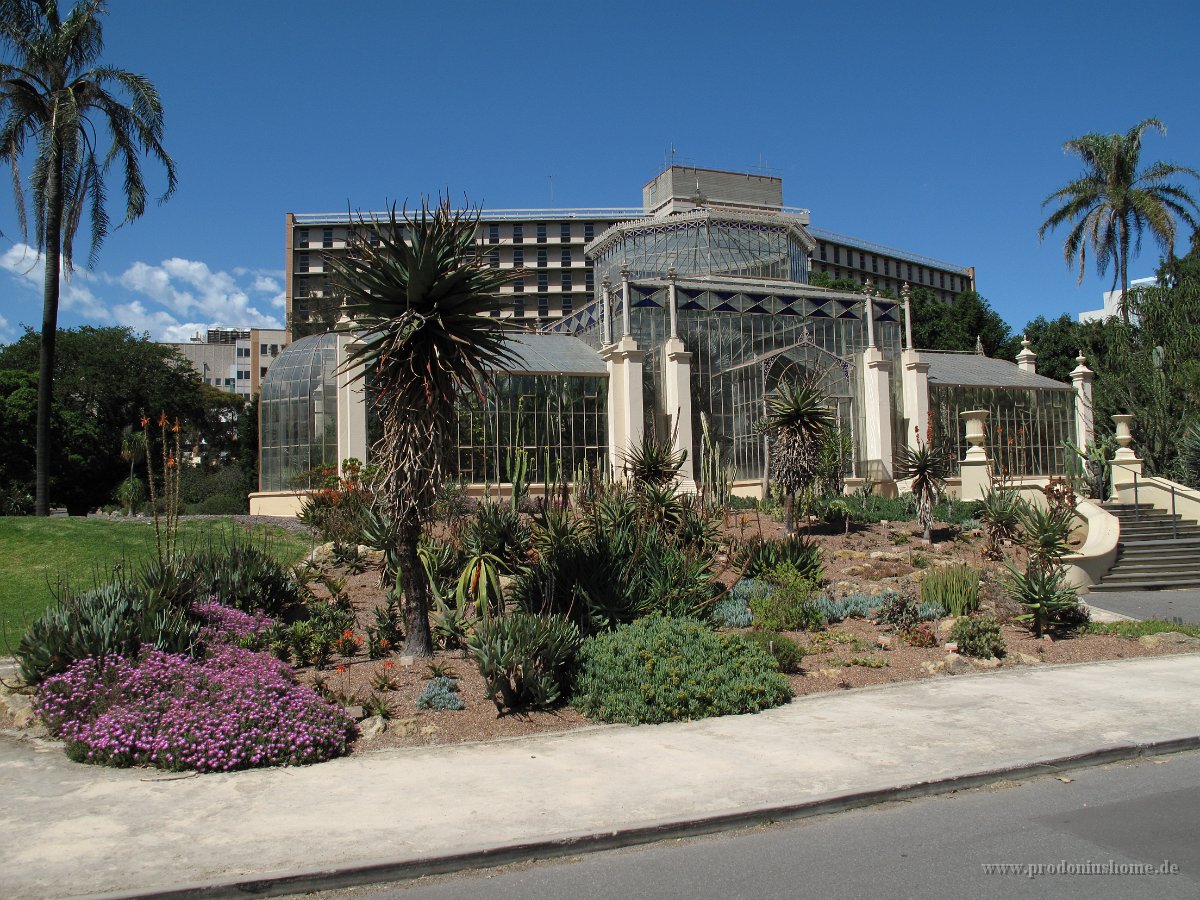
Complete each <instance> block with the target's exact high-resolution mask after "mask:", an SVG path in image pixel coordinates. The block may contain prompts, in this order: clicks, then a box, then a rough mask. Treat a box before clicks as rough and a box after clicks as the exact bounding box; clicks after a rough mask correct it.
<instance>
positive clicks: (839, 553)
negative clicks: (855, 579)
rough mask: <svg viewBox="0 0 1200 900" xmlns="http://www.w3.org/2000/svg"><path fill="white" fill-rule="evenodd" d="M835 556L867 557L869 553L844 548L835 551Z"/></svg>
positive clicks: (840, 557) (843, 557)
mask: <svg viewBox="0 0 1200 900" xmlns="http://www.w3.org/2000/svg"><path fill="white" fill-rule="evenodd" d="M833 558H834V559H866V558H867V554H865V553H863V551H861V550H848V549H846V548H842V549H840V550H834V551H833Z"/></svg>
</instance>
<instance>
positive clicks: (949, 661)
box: [943, 653, 975, 675]
mask: <svg viewBox="0 0 1200 900" xmlns="http://www.w3.org/2000/svg"><path fill="white" fill-rule="evenodd" d="M943 662H944V663H945V664H946V671H947V672H948V673H949V674H951V675H965V674H967V673H968V672H974V671H975V667H974V666H973V665H971V661H970V660H969V659H967V658H966V657H965V656H961V655H959V654H957V653H947V654H946V658H945V659H944V660H943Z"/></svg>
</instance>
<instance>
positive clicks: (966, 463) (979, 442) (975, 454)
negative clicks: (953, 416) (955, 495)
mask: <svg viewBox="0 0 1200 900" xmlns="http://www.w3.org/2000/svg"><path fill="white" fill-rule="evenodd" d="M988 415H989V413H988V411H987V410H986V409H968V410H966V411H964V412H961V413H959V416H960V417H961V418H962V419H963V421H964V422H965V423H966V426H967V443H968V444H969V445H970V446H969V447H968V448H967V452H966V455H965V456H964V457H963V460H962V462H961V463H959V473H960V474H961V476H962V487H961V495H960V499H961V500H982V499H983V498H984V497H985V496H986V495H987V492H988V491H989V490H990V489H991V486H992V479H991V462H990V460H988V455H987V450H986V449H985V448H984V441H985V439H986V437H987V431H986V426H987V418H988Z"/></svg>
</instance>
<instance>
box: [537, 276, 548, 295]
mask: <svg viewBox="0 0 1200 900" xmlns="http://www.w3.org/2000/svg"><path fill="white" fill-rule="evenodd" d="M537 278H538V292H539V293H544V292H545V291H548V290H550V273H549V272H538V273H537Z"/></svg>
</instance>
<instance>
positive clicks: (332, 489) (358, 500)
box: [297, 459, 375, 546]
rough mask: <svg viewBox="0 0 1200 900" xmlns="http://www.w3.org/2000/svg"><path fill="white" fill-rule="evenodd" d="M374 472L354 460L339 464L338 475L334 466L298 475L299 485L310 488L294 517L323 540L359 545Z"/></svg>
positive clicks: (368, 519)
mask: <svg viewBox="0 0 1200 900" xmlns="http://www.w3.org/2000/svg"><path fill="white" fill-rule="evenodd" d="M373 477H374V469H373V467H371V466H366V467H364V466H363V464H362V463H361V462H359V461H358V460H357V459H346V460H343V461H342V474H341V475H340V476H339V475H338V471H337V468H336V467H334V466H324V467H321V468H319V469H316V470H314V471H312V472H305V473H303V474H302V475H300V476H298V478H299V480H300V481H301V483H302V484H301V485H297V486H304V487H308V486H310V485H311V486H313V487H315V488H316V490H313V491H311V492H310V493H309V494H308V495H307V496H305V498H304V502H303V503H302V504H301V506H300V512H299V513H298V514H297V518H298V519H299V520H300V521H301V522H303V523H304V524H305V525H307V526H309V527H310V528H312V529H313V530H314V531H315V532H316V533H317V535H318V536H319V537H320V539H321V540H322V541H326V542H332V543H334V544H342V545H346V544H350V545H354V546H357V545H358V544H360V543H362V540H363V530H364V529H365V528H366V527H367V525H368V523H369V521H370V514H371V505H372V503H373V502H374V500H375V495H374V492H373V491H372V490H371V480H372V478H373Z"/></svg>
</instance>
